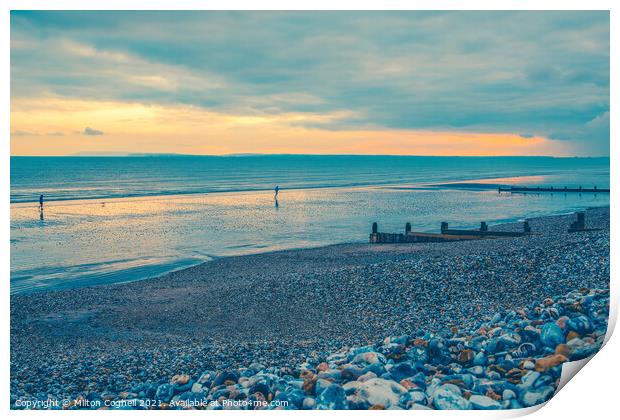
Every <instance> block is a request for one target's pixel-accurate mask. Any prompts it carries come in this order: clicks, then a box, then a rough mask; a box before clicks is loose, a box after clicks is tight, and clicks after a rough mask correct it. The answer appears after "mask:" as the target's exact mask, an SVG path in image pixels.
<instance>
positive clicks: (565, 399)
mask: <svg viewBox="0 0 620 420" xmlns="http://www.w3.org/2000/svg"><path fill="white" fill-rule="evenodd" d="M618 3H619V2H617V1H616V2H614V1H611V0H589V1H580V0H564V1H554V0H544V1H543V0H538V1H530V0H502V1H501V2H500V1H497V0H469V1H463V0H460V1H459V0H435V1H432V0H418V1H415V2H412V1H406V0H389V1H383V2H380V1H365V0H357V1H352V0H341V1H339V0H313V1H308V0H298V1H295V2H294V3H293V2H291V1H283V0H280V1H273V0H264V1H261V2H257V1H249V0H245V1H243V0H229V1H227V2H221V1H220V2H217V1H198V0H175V1H170V0H150V1H144V0H108V1H103V0H90V1H88V2H84V1H79V0H56V1H54V2H53V3H52V2H50V1H45V0H22V1H17V0H8V1H5V2H3V4H2V6H0V7H2V9H4V10H3V12H4V13H3V14H2V15H1V17H0V22H1V25H0V28H1V29H2V38H3V40H4V42H2V44H1V45H2V47H1V48H2V57H4V58H5V60H3V63H4V65H3V66H2V72H3V83H2V93H3V98H4V101H3V102H2V111H3V117H4V118H3V119H2V121H1V122H0V124H1V125H2V134H3V136H2V139H3V141H2V143H1V147H2V151H1V152H0V167H1V168H2V177H3V178H4V181H3V182H2V184H1V185H0V188H2V193H3V196H4V197H5V199H4V200H2V204H1V207H0V209H1V210H0V211H1V212H2V215H3V216H4V220H5V222H4V224H2V226H1V229H2V235H3V238H4V239H3V241H2V245H1V248H0V249H1V251H0V252H1V261H2V266H3V269H4V274H5V275H4V276H3V284H4V287H3V290H2V293H3V303H4V305H3V308H4V312H3V314H2V327H1V328H2V334H3V337H4V340H3V341H2V342H3V343H4V345H3V346H2V349H1V352H2V359H3V364H2V372H3V373H4V375H3V378H2V379H0V390H1V392H2V397H3V399H2V401H3V404H2V410H5V411H10V410H9V384H10V376H9V348H8V343H9V326H10V324H9V287H8V285H9V273H8V271H9V267H10V258H9V249H10V248H9V241H8V238H9V237H10V230H9V220H10V204H9V202H10V200H9V197H10V186H9V162H10V161H9V155H10V147H9V132H10V117H9V115H10V114H9V112H10V94H9V91H10V81H9V75H10V66H9V63H8V57H10V29H9V22H10V16H9V10H12V9H14V10H28V9H50V10H52V9H56V10H63V9H70V10H104V9H115V10H139V9H145V8H148V9H159V10H173V9H186V10H196V9H208V10H240V9H250V10H313V9H318V10H358V9H361V10H386V9H388V10H611V25H610V26H611V38H612V39H611V46H612V47H611V52H612V55H611V75H612V79H611V85H610V92H611V104H610V105H611V107H610V109H611V110H616V109H618V92H617V90H616V89H615V88H616V87H617V86H616V83H614V76H615V75H617V74H618V71H620V67H619V66H618V53H617V51H615V50H614V47H617V46H618V42H617V39H618V38H617V37H618V29H617V28H619V27H620V21H619V19H617V17H616V13H618V10H619V9H620V7H619V6H618V5H617V4H618ZM612 116H613V114H612ZM618 133H620V131H619V130H618V121H617V119H616V118H611V138H612V139H615V138H616V136H617V134H618ZM617 155H618V147H617V145H616V144H614V142H611V184H612V185H613V186H614V187H615V186H617V185H618V181H619V174H618V159H617ZM614 191H615V190H614ZM610 199H611V206H612V208H613V209H616V208H618V205H617V204H618V203H617V196H616V194H613V193H612V195H611V197H610ZM611 231H612V233H611V235H612V238H614V239H615V238H617V237H618V228H617V225H616V223H615V217H614V216H613V214H612V227H611ZM611 246H612V248H611V261H612V266H611V270H612V271H611V278H612V283H613V284H614V286H613V288H612V311H613V312H612V313H613V314H614V315H613V316H610V324H612V322H613V324H615V318H616V316H617V315H616V314H617V307H618V296H617V293H615V292H616V290H615V289H616V285H615V283H616V281H615V279H616V271H617V270H616V264H614V263H613V261H618V251H617V249H618V248H617V246H615V243H614V240H612V243H611ZM607 338H608V339H609V336H608V337H607ZM619 354H620V342H619V341H618V338H617V337H612V338H611V339H610V340H609V342H608V343H607V345H606V346H605V347H604V348H603V349H602V350H601V351H600V352H599V354H597V355H596V356H595V357H594V358H593V360H592V361H591V362H590V363H588V365H587V366H586V367H585V368H583V370H582V372H580V373H579V374H578V376H579V379H578V380H574V381H570V383H569V384H568V385H566V387H565V388H563V389H562V390H561V391H560V392H559V393H558V394H557V395H556V396H555V397H554V398H553V399H552V400H551V401H550V402H549V403H548V404H547V405H546V406H545V407H544V409H542V410H540V411H537V412H536V413H535V414H533V416H532V417H533V418H538V419H546V418H549V419H551V418H553V419H555V418H573V417H577V416H578V417H579V418H584V417H589V418H608V417H609V414H610V413H613V412H615V411H616V407H617V404H616V401H617V378H619V377H620V375H619V373H620V372H619V370H620V369H619V363H618V355H619ZM531 411H536V410H518V411H508V412H438V411H432V412H419V411H418V412H398V411H390V412H364V411H359V412H355V413H354V415H355V416H360V417H373V418H376V416H378V417H381V416H388V415H389V416H390V417H392V416H396V417H400V418H405V417H406V418H412V417H414V416H415V417H416V418H417V417H419V416H421V417H424V418H428V417H433V418H454V417H457V416H458V417H459V418H462V419H478V418H498V417H515V416H519V415H523V414H526V413H529V412H531ZM119 413H123V412H120V411H119V412H115V414H112V413H108V414H105V416H113V417H116V416H121V415H124V414H119ZM140 413H144V412H138V411H135V412H131V414H130V415H132V416H133V415H135V416H146V417H153V416H155V417H158V416H169V415H171V414H170V412H149V413H148V414H140ZM177 413H178V412H177ZM184 413H186V414H184V415H187V416H205V415H209V414H207V413H201V414H198V413H199V412H184ZM210 413H212V414H211V415H213V416H227V417H228V416H232V417H236V416H239V417H242V416H243V417H246V416H252V414H249V413H248V412H243V414H239V412H229V411H227V412H225V413H224V412H210ZM282 413H287V412H271V411H270V412H255V413H254V414H253V415H254V416H259V417H266V418H267V417H269V418H271V417H279V416H282V415H286V414H282ZM9 415H11V416H15V417H30V416H33V415H36V416H41V417H49V416H58V415H59V414H58V413H57V412H32V411H30V412H19V411H10V412H9ZM60 415H63V414H60ZM66 415H67V416H71V414H66ZM77 415H79V418H85V417H86V418H91V417H100V416H101V414H100V412H87V413H86V412H83V411H82V412H80V413H79V414H77ZM342 415H343V413H340V412H334V411H331V412H321V413H319V412H295V416H300V417H309V416H326V417H334V418H336V417H338V418H339V417H341V416H342ZM74 416H75V415H74ZM194 418H196V417H194Z"/></svg>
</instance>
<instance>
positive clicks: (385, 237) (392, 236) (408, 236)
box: [370, 221, 531, 244]
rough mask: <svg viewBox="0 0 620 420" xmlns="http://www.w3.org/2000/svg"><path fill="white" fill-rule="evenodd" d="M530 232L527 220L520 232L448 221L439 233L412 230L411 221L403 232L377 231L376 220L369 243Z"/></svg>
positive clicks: (501, 235)
mask: <svg viewBox="0 0 620 420" xmlns="http://www.w3.org/2000/svg"><path fill="white" fill-rule="evenodd" d="M530 233H531V229H530V225H529V222H527V221H526V222H524V223H523V231H522V232H504V231H490V230H489V229H488V226H487V224H486V222H481V223H480V229H479V230H465V229H449V228H448V223H446V222H442V223H441V233H427V232H412V231H411V223H407V224H406V225H405V233H384V232H379V228H378V225H377V222H374V223H373V224H372V232H371V234H370V243H373V244H394V243H419V242H454V241H471V240H475V239H493V238H502V237H517V236H523V235H528V234H530Z"/></svg>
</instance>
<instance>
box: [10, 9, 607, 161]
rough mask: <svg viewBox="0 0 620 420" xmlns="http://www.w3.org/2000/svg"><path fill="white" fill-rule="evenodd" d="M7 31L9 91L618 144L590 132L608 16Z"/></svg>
mask: <svg viewBox="0 0 620 420" xmlns="http://www.w3.org/2000/svg"><path fill="white" fill-rule="evenodd" d="M11 28H12V29H11V93H12V97H13V98H15V97H42V96H44V95H48V96H53V97H66V98H76V99H84V100H102V101H124V102H128V103H135V102H137V103H141V104H145V105H155V104H161V105H187V106H194V107H198V108H202V109H206V110H211V111H214V112H218V113H230V114H235V115H239V114H245V115H248V116H257V115H258V116H261V115H266V114H278V113H281V114H283V115H286V114H299V113H310V114H314V115H331V114H334V113H338V112H348V113H349V114H350V115H351V116H352V117H351V118H338V119H334V120H331V121H326V122H321V123H320V124H321V127H322V128H325V129H331V130H334V131H340V130H354V129H358V128H360V127H361V126H371V127H381V128H384V129H393V130H434V131H442V130H443V131H450V130H454V131H468V132H480V133H496V132H505V133H535V135H536V136H548V137H553V138H558V139H559V138H562V139H564V140H563V141H565V142H567V143H574V145H577V146H579V147H580V148H581V149H582V150H583V153H594V152H595V151H600V150H605V147H601V144H600V142H603V143H604V142H607V143H608V142H609V138H607V139H606V140H605V139H604V138H603V137H604V131H598V132H597V133H598V134H597V136H598V135H602V136H603V137H601V138H599V140H597V143H596V144H594V143H590V141H586V137H587V136H586V137H584V135H583V133H585V132H588V131H593V130H594V128H592V127H591V126H588V124H590V122H591V121H593V120H594V119H595V118H597V117H598V116H601V115H604V113H605V112H609V73H610V72H609V12H605V11H602V12H583V11H571V12H562V11H551V12H526V11H521V12H385V13H378V12H260V13H258V12H191V13H187V12H181V11H166V12H151V11H142V12H113V11H109V12H56V11H46V12H12V13H11ZM110 28H113V30H110ZM248 34H251V36H249V35H248ZM295 124H301V125H304V124H306V126H307V127H312V126H316V124H317V122H316V121H305V122H304V121H301V122H299V121H298V122H295ZM597 138H598V137H597ZM589 144H592V147H591V148H590V147H589V146H588V145H589ZM603 146H604V145H603ZM607 149H608V147H607Z"/></svg>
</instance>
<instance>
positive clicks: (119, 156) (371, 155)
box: [9, 152, 611, 159]
mask: <svg viewBox="0 0 620 420" xmlns="http://www.w3.org/2000/svg"><path fill="white" fill-rule="evenodd" d="M166 156H169V157H263V156H350V157H365V156H367V157H428V158H437V157H446V158H448V157H452V158H494V157H496V158H550V159H610V158H611V156H606V155H599V156H577V155H573V156H554V155H403V154H356V153H227V154H221V155H210V154H193V153H123V154H114V153H113V152H112V153H110V154H105V153H102V154H97V153H95V154H80V153H76V154H71V155H10V156H9V157H11V158H14V157H32V158H44V157H50V158H65V157H75V158H80V157H86V158H97V157H115V158H124V157H166Z"/></svg>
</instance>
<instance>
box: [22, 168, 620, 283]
mask: <svg viewBox="0 0 620 420" xmlns="http://www.w3.org/2000/svg"><path fill="white" fill-rule="evenodd" d="M459 182H460V183H463V184H461V185H458V184H457V185H445V184H450V183H459ZM471 184H475V185H471ZM275 185H279V186H280V187H281V192H280V194H279V200H278V203H277V204H278V205H277V206H276V203H275V201H274V194H273V188H274V186H275ZM498 185H529V186H545V185H552V186H555V187H563V186H568V187H576V186H579V185H582V186H583V187H590V188H591V187H593V186H594V185H596V186H598V187H599V188H608V187H609V159H604V158H600V159H599V158H596V159H577V158H567V159H554V158H532V157H528V158H521V157H502V158H497V157H496V158H458V157H388V156H243V157H209V156H204V157H203V156H201V157H197V156H147V157H62V158H56V157H36V158H35V157H12V158H11V292H12V293H21V292H29V291H36V290H44V289H55V288H65V287H77V286H83V285H94V284H101V283H113V282H126V281H132V280H138V279H142V278H147V277H152V276H156V275H160V274H163V273H165V272H168V271H170V270H174V269H178V268H182V267H187V266H190V265H193V264H196V263H199V262H201V261H206V260H208V259H211V258H215V257H219V256H228V255H239V254H245V253H254V252H261V251H269V250H278V249H287V248H299V247H311V246H319V245H325V244H332V243H341V242H365V241H367V239H368V233H369V230H370V225H371V223H372V222H373V221H378V222H379V225H380V228H381V230H382V231H401V230H402V229H403V227H404V224H405V222H411V224H412V228H413V229H414V230H419V231H436V230H438V227H439V223H440V222H441V221H448V222H450V225H451V226H455V227H456V226H461V227H475V226H477V225H478V224H479V222H480V221H481V220H486V221H488V222H499V221H512V220H518V219H522V218H524V217H531V216H536V215H545V214H557V213H566V212H570V211H574V210H577V209H581V208H585V207H589V206H605V205H609V194H596V195H595V194H581V195H579V194H562V193H555V194H527V195H523V194H508V193H502V194H498V193H497V186H498ZM40 194H44V196H45V206H44V219H43V220H40V214H39V210H38V198H39V195H40Z"/></svg>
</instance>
